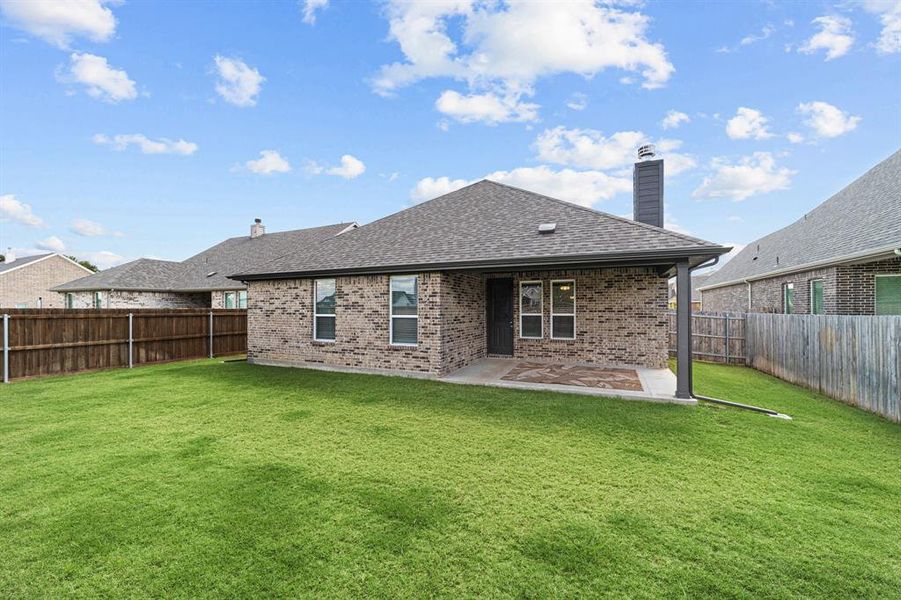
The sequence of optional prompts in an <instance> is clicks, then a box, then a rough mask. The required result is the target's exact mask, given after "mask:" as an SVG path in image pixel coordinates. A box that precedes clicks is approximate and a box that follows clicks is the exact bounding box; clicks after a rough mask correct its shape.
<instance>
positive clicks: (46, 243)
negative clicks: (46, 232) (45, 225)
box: [37, 235, 66, 252]
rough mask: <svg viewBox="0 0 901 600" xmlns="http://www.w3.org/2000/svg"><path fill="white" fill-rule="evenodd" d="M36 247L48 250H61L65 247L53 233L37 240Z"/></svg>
mask: <svg viewBox="0 0 901 600" xmlns="http://www.w3.org/2000/svg"><path fill="white" fill-rule="evenodd" d="M37 247H38V248H39V249H41V250H48V251H50V252H62V251H63V250H65V249H66V244H65V243H64V242H63V241H62V240H61V239H59V238H58V237H56V236H55V235H51V236H50V237H48V238H44V239H43V240H41V241H40V242H38V243H37Z"/></svg>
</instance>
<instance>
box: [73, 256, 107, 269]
mask: <svg viewBox="0 0 901 600" xmlns="http://www.w3.org/2000/svg"><path fill="white" fill-rule="evenodd" d="M67 258H70V259H72V260H73V261H75V262H77V263H78V264H80V265H81V266H82V267H84V268H85V269H90V270H92V271H93V272H95V273H96V272H97V271H99V270H100V269H99V268H97V265H95V264H94V263H92V262H90V261H87V260H78V257H75V256H68V257H67Z"/></svg>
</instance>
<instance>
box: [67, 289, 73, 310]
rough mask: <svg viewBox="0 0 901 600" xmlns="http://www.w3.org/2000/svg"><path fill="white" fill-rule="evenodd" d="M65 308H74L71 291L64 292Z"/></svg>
mask: <svg viewBox="0 0 901 600" xmlns="http://www.w3.org/2000/svg"><path fill="white" fill-rule="evenodd" d="M66 308H75V294H73V293H72V292H68V293H67V294H66Z"/></svg>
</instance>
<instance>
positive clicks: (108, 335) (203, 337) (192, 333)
mask: <svg viewBox="0 0 901 600" xmlns="http://www.w3.org/2000/svg"><path fill="white" fill-rule="evenodd" d="M2 312H3V313H5V314H7V315H8V318H7V319H6V320H5V322H6V323H8V331H6V332H5V333H6V334H7V338H8V342H7V344H8V348H7V349H6V351H5V352H4V355H5V360H6V370H5V372H6V376H7V378H8V379H19V378H23V377H37V376H42V375H55V374H60V373H74V372H77V371H86V370H93V369H106V368H112V367H128V366H130V365H141V364H149V363H155V362H166V361H174V360H185V359H190V358H203V357H208V356H223V355H228V354H239V353H243V352H245V351H246V349H247V311H246V310H222V309H217V310H208V309H172V310H158V309H141V310H128V309H101V310H94V309H78V310H72V309H4V310H3V311H2ZM211 326H212V336H211V335H210V327H211ZM211 344H212V348H211V347H210V346H211Z"/></svg>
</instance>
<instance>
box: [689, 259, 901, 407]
mask: <svg viewBox="0 0 901 600" xmlns="http://www.w3.org/2000/svg"><path fill="white" fill-rule="evenodd" d="M895 253H896V254H898V255H899V256H901V248H899V249H898V250H896V251H895ZM719 261H720V257H719V256H715V257H714V258H712V259H711V260H709V261H707V262H706V263H702V264H700V265H698V266H696V267H689V269H688V280H689V281H691V272H692V271H694V270H695V269H703V268H706V267H712V266H714V265H716V264H717V263H718V262H719ZM745 283H747V284H748V312H750V311H751V282H750V281H748V280H747V279H746V280H745ZM689 297H690V296H689ZM690 322H691V317H690V316H689V323H690ZM689 344H690V345H691V344H692V342H691V335H690V333H689ZM693 350H694V349H693V348H692V347H691V346H690V347H689V351H688V359H689V361H692V354H693ZM693 371H694V369H692V368H691V367H690V366H689V369H688V391H689V394H690V395H691V397H692V398H694V399H695V400H703V401H704V402H710V403H711V404H720V405H722V406H731V407H732V408H741V409H744V410H750V411H754V412H759V413H763V414H765V415H768V416H770V417H775V418H777V419H787V420H789V421H791V417H790V416H788V415H786V414H782V413H780V412H777V411H775V410H771V409H769V408H762V407H760V406H752V405H750V404H742V403H740V402H731V401H729V400H722V399H720V398H710V397H709V396H701V395H700V394H695V391H694V373H693Z"/></svg>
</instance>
